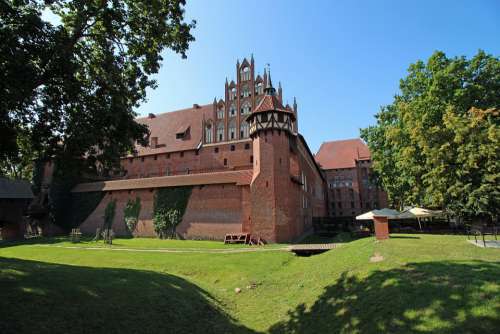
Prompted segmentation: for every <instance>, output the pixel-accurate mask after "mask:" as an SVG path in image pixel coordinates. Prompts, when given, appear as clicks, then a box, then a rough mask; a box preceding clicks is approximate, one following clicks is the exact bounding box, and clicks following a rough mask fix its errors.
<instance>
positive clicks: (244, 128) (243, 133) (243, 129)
mask: <svg viewBox="0 0 500 334" xmlns="http://www.w3.org/2000/svg"><path fill="white" fill-rule="evenodd" d="M240 138H248V123H247V122H245V121H243V122H242V123H241V125H240Z"/></svg>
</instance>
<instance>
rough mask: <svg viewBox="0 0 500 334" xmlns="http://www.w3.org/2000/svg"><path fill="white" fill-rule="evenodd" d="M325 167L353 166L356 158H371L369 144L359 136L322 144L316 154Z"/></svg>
mask: <svg viewBox="0 0 500 334" xmlns="http://www.w3.org/2000/svg"><path fill="white" fill-rule="evenodd" d="M315 159H316V161H317V162H318V163H319V164H320V165H321V168H323V169H336V168H353V167H355V166H356V160H366V159H370V150H369V149H368V146H367V145H366V144H365V143H364V142H363V141H362V140H361V139H359V138H356V139H346V140H335V141H329V142H325V143H323V144H321V147H320V148H319V151H318V153H317V154H316V156H315Z"/></svg>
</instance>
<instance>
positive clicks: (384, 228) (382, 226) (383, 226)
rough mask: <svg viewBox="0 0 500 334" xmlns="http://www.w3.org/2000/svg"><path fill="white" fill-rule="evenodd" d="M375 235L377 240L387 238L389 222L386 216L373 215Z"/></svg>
mask: <svg viewBox="0 0 500 334" xmlns="http://www.w3.org/2000/svg"><path fill="white" fill-rule="evenodd" d="M373 224H374V225H375V237H376V238H377V240H386V239H389V223H388V219H387V217H373Z"/></svg>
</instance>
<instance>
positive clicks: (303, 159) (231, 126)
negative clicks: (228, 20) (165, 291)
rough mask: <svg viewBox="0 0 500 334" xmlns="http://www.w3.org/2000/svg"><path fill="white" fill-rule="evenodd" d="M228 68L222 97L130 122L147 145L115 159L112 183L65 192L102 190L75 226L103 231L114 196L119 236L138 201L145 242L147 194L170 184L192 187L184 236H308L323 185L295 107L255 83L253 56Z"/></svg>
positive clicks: (149, 232) (267, 82) (260, 80)
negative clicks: (232, 74) (117, 169)
mask: <svg viewBox="0 0 500 334" xmlns="http://www.w3.org/2000/svg"><path fill="white" fill-rule="evenodd" d="M236 70H237V73H236V77H237V79H236V81H231V82H226V84H225V99H224V100H217V99H214V102H213V103H212V104H209V105H203V106H199V105H193V107H192V108H189V109H184V110H180V111H176V112H170V113H165V114H159V115H149V116H148V117H146V118H140V119H138V120H137V121H138V122H141V123H143V124H147V125H148V126H149V128H150V132H151V137H150V139H151V140H150V145H149V146H148V147H137V154H136V155H134V156H127V157H123V158H122V167H123V170H124V174H123V175H122V177H121V179H120V180H115V181H107V182H99V183H93V184H81V185H78V186H77V187H76V188H75V189H74V191H95V190H101V191H107V194H106V196H105V197H104V199H103V200H102V201H101V203H100V204H99V205H98V207H97V208H96V209H95V211H94V212H93V213H92V214H91V215H90V216H89V217H88V218H87V219H86V221H85V222H84V223H83V224H82V226H81V230H82V231H83V232H84V233H95V231H96V228H97V227H99V226H102V223H103V218H102V217H103V214H104V209H105V207H106V205H107V203H109V201H110V200H111V199H116V200H117V205H116V215H115V220H114V223H113V230H114V232H115V233H116V234H118V235H120V234H126V233H127V231H126V227H125V224H124V219H123V209H124V207H125V204H126V202H127V200H128V199H129V198H131V199H134V198H136V197H137V196H139V197H140V198H141V205H142V208H141V214H140V217H139V224H138V226H137V229H136V231H135V232H134V234H136V235H141V236H153V235H154V230H153V224H152V215H153V199H154V194H155V189H157V188H160V187H168V186H175V185H191V186H192V187H193V189H192V193H191V196H190V198H189V201H188V204H187V208H186V212H185V213H184V216H183V219H182V223H181V224H180V225H179V226H178V229H177V232H178V233H179V234H181V235H182V236H183V237H185V238H196V239H198V238H199V239H222V238H223V237H224V235H225V234H226V233H238V232H247V233H251V234H252V236H254V237H256V238H257V237H261V238H263V239H265V240H266V241H269V242H282V241H289V240H292V239H294V238H296V237H298V236H300V235H301V234H302V233H303V232H304V231H306V230H307V229H309V228H310V227H311V226H312V218H313V217H316V216H319V217H321V216H325V215H327V214H328V208H327V203H326V198H327V197H326V191H327V188H326V182H325V179H324V176H323V173H322V171H321V170H320V169H319V167H318V165H317V164H316V162H315V160H314V156H313V155H312V154H311V152H310V150H309V148H308V147H307V144H306V142H305V140H304V138H303V137H302V136H301V135H300V134H299V133H298V131H297V130H298V126H297V124H298V123H297V104H296V103H295V100H294V104H293V107H290V106H288V105H287V106H283V105H282V99H283V98H282V89H281V84H280V85H279V88H278V91H277V92H276V91H275V90H274V88H273V87H272V84H271V77H270V73H268V71H264V74H263V76H260V75H257V76H255V68H254V60H253V57H252V59H251V60H250V61H247V60H246V59H245V60H244V61H243V62H242V63H241V64H240V63H239V62H238V63H237V68H236ZM239 171H241V172H239ZM247 172H248V173H247ZM246 175H249V176H250V177H249V178H247V177H246Z"/></svg>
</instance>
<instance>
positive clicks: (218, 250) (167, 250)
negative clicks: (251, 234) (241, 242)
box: [33, 245, 289, 254]
mask: <svg viewBox="0 0 500 334" xmlns="http://www.w3.org/2000/svg"><path fill="white" fill-rule="evenodd" d="M33 246H35V247H55V248H63V249H84V250H103V251H122V252H151V253H213V254H231V253H251V252H276V251H280V252H283V251H289V248H288V247H279V248H234V249H223V248H213V249H209V248H156V249H151V248H150V249H145V248H143V249H141V248H125V247H123V248H122V247H116V248H113V247H112V246H111V247H87V246H83V247H80V246H58V245H33Z"/></svg>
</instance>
